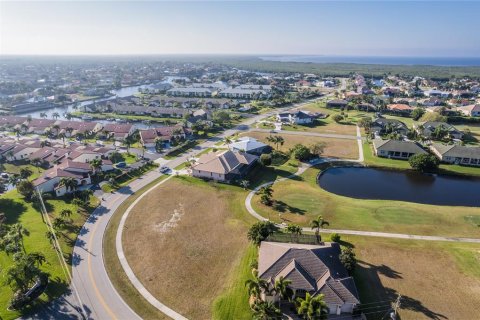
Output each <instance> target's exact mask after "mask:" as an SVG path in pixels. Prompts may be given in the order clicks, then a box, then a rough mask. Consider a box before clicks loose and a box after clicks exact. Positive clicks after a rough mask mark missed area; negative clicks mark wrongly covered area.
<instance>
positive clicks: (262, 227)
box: [247, 221, 278, 246]
mask: <svg viewBox="0 0 480 320" xmlns="http://www.w3.org/2000/svg"><path fill="white" fill-rule="evenodd" d="M277 230H278V228H277V226H276V225H275V224H274V223H273V222H271V221H260V222H257V223H255V224H254V225H252V226H251V227H250V229H249V230H248V234H247V237H248V240H250V241H252V242H253V243H254V244H256V245H257V246H258V245H259V244H260V242H262V241H263V240H265V239H267V238H268V236H269V235H271V234H272V233H274V232H275V231H277Z"/></svg>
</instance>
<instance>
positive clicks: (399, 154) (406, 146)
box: [373, 138, 427, 160]
mask: <svg viewBox="0 0 480 320" xmlns="http://www.w3.org/2000/svg"><path fill="white" fill-rule="evenodd" d="M373 150H374V152H375V155H376V156H377V157H384V158H392V159H402V160H407V159H408V158H410V157H411V156H413V155H415V154H426V153H427V152H426V151H425V150H423V149H422V147H420V146H419V145H418V144H417V143H416V142H413V141H398V140H382V139H379V138H377V139H374V140H373Z"/></svg>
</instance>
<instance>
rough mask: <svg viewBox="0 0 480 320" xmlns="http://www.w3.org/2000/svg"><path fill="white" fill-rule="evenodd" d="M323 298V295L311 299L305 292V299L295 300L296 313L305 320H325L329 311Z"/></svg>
mask: <svg viewBox="0 0 480 320" xmlns="http://www.w3.org/2000/svg"><path fill="white" fill-rule="evenodd" d="M324 297H325V296H324V295H323V294H319V295H317V296H315V297H312V296H311V295H310V293H308V292H307V295H306V296H305V299H302V298H298V299H297V303H298V307H297V313H298V314H299V315H302V316H303V318H304V319H307V320H316V319H322V320H323V319H327V318H328V312H329V310H328V307H327V303H326V302H325V299H324Z"/></svg>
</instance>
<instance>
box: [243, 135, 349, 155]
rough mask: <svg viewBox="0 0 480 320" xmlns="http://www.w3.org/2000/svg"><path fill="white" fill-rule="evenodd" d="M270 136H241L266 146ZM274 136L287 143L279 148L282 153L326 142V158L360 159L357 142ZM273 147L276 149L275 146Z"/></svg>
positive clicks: (298, 136)
mask: <svg viewBox="0 0 480 320" xmlns="http://www.w3.org/2000/svg"><path fill="white" fill-rule="evenodd" d="M270 135H271V134H270V133H266V132H246V133H242V134H241V136H248V137H252V138H255V139H257V140H260V141H262V142H263V143H266V144H269V142H268V141H267V137H268V136H270ZM272 135H280V136H282V137H283V138H284V139H285V143H284V144H283V146H279V150H280V151H284V152H287V151H288V150H289V149H290V148H292V147H293V146H294V145H296V144H297V143H300V144H303V145H306V146H310V145H313V144H315V143H318V142H325V144H326V147H325V150H324V152H323V156H324V157H335V158H347V159H357V158H358V146H357V141H356V140H349V139H336V138H323V137H314V136H300V135H289V134H285V133H283V132H282V133H280V134H272ZM273 147H274V148H275V146H273Z"/></svg>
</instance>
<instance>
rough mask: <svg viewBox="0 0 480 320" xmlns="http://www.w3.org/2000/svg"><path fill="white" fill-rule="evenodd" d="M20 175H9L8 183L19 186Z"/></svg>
mask: <svg viewBox="0 0 480 320" xmlns="http://www.w3.org/2000/svg"><path fill="white" fill-rule="evenodd" d="M18 180H19V177H18V174H12V175H10V176H9V177H8V184H11V185H12V186H14V187H15V186H17V183H18Z"/></svg>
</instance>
